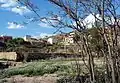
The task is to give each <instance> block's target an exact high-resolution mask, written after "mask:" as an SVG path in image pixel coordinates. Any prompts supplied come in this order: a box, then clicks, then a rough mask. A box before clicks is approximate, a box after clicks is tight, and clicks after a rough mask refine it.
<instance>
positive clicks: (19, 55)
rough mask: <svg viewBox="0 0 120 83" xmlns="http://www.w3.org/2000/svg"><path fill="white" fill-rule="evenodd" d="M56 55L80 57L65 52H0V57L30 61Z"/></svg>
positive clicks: (55, 56)
mask: <svg viewBox="0 0 120 83" xmlns="http://www.w3.org/2000/svg"><path fill="white" fill-rule="evenodd" d="M58 57H63V58H73V57H80V55H76V54H66V53H36V52H35V53H29V52H23V53H16V52H0V59H5V60H13V61H32V60H40V59H51V58H58Z"/></svg>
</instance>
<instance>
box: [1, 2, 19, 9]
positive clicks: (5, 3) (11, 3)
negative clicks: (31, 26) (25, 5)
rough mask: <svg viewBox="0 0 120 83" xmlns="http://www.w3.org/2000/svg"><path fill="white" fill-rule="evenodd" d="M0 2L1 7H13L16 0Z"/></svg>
mask: <svg viewBox="0 0 120 83" xmlns="http://www.w3.org/2000/svg"><path fill="white" fill-rule="evenodd" d="M0 3H1V7H3V8H7V7H13V6H16V5H17V4H18V3H17V0H0Z"/></svg>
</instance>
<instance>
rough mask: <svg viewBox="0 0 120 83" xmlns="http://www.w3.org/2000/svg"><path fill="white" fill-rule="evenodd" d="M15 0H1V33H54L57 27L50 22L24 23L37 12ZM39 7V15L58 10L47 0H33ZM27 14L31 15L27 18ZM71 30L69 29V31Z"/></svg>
mask: <svg viewBox="0 0 120 83" xmlns="http://www.w3.org/2000/svg"><path fill="white" fill-rule="evenodd" d="M14 1H15V0H0V35H8V36H13V37H24V36H25V35H31V36H33V37H44V36H46V35H48V36H49V35H52V34H53V33H54V32H55V31H56V29H55V28H53V27H51V26H50V25H48V24H45V23H41V22H39V21H38V22H31V23H29V24H27V25H24V24H23V22H30V20H32V17H34V16H35V14H34V13H33V12H32V11H30V10H29V9H28V8H27V7H26V6H24V5H20V4H18V3H16V2H14ZM31 3H33V4H34V5H35V6H37V7H38V8H39V11H38V13H39V15H40V16H41V17H42V16H43V17H44V16H46V15H47V13H48V11H56V10H57V9H56V8H55V6H53V4H51V3H49V2H48V1H47V0H31ZM25 16H28V17H30V19H26V18H25ZM69 31H70V30H68V29H67V32H69Z"/></svg>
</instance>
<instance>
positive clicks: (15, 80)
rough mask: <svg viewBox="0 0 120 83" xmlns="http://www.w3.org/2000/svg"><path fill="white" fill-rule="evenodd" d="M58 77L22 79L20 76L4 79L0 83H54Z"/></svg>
mask: <svg viewBox="0 0 120 83" xmlns="http://www.w3.org/2000/svg"><path fill="white" fill-rule="evenodd" d="M57 79H58V77H56V76H55V75H44V76H33V77H24V76H21V75H17V76H12V77H11V78H5V79H3V80H2V81H1V82H0V83H56V82H57Z"/></svg>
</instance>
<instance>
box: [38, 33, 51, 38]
mask: <svg viewBox="0 0 120 83" xmlns="http://www.w3.org/2000/svg"><path fill="white" fill-rule="evenodd" d="M52 35H53V34H48V33H40V37H41V38H44V37H46V36H52Z"/></svg>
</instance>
